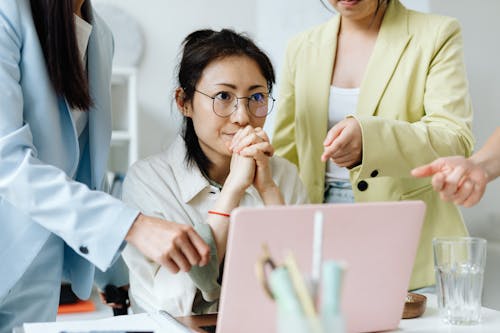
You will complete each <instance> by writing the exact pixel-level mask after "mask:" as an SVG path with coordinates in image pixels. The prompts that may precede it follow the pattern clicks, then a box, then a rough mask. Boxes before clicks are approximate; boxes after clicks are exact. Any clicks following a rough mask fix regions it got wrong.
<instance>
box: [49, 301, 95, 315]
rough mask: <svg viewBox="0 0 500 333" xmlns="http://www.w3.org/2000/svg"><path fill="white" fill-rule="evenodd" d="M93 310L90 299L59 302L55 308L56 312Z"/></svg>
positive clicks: (93, 306)
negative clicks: (67, 302) (65, 302)
mask: <svg viewBox="0 0 500 333" xmlns="http://www.w3.org/2000/svg"><path fill="white" fill-rule="evenodd" d="M92 311H95V305H94V302H92V301H90V300H89V301H78V302H76V303H73V304H61V305H59V308H58V310H57V314H62V313H76V312H92Z"/></svg>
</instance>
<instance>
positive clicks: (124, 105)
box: [108, 67, 139, 174]
mask: <svg viewBox="0 0 500 333" xmlns="http://www.w3.org/2000/svg"><path fill="white" fill-rule="evenodd" d="M136 73H137V71H136V69H135V68H133V67H115V68H113V71H112V77H111V105H112V109H111V112H112V127H113V132H112V135H111V149H110V153H109V161H108V171H109V172H111V173H120V174H125V173H126V172H127V169H128V167H129V166H130V165H131V164H132V163H134V162H135V161H136V160H137V159H138V156H139V152H138V134H137V132H138V124H137V118H138V117H137V113H138V111H137V83H136V82H137V80H136Z"/></svg>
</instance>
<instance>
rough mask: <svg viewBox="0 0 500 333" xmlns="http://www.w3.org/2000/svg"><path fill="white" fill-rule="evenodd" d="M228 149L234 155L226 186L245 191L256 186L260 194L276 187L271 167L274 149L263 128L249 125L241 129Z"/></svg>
mask: <svg viewBox="0 0 500 333" xmlns="http://www.w3.org/2000/svg"><path fill="white" fill-rule="evenodd" d="M228 148H229V149H230V150H231V152H232V153H233V155H232V158H231V166H230V173H229V175H228V178H227V180H226V182H225V184H224V186H235V187H238V188H239V189H240V190H242V191H244V190H245V189H246V188H248V187H249V186H250V185H254V187H255V188H256V189H257V191H259V193H262V192H264V191H266V189H267V188H269V187H275V186H276V184H275V183H274V181H273V178H272V172H271V169H270V167H269V158H270V157H271V156H272V155H273V154H274V148H273V146H272V145H271V143H270V142H269V137H268V136H267V134H266V132H264V130H263V129H262V128H260V127H256V128H253V127H252V126H250V125H248V126H246V127H244V128H242V129H240V130H239V131H238V132H237V133H236V134H235V136H234V137H233V140H232V142H231V143H230V144H229V147H228Z"/></svg>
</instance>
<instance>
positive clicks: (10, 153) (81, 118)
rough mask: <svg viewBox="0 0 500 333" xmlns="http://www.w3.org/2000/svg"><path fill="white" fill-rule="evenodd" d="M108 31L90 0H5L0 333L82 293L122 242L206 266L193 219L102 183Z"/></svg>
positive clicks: (1, 12) (179, 263)
mask: <svg viewBox="0 0 500 333" xmlns="http://www.w3.org/2000/svg"><path fill="white" fill-rule="evenodd" d="M112 53H113V40H112V36H111V33H110V31H109V29H108V28H107V27H106V25H105V24H104V22H103V21H102V20H101V19H100V18H99V16H98V15H96V13H94V12H93V11H92V7H91V5H90V2H89V1H88V0H87V1H85V0H1V1H0V332H1V333H3V332H10V331H11V329H12V327H14V326H17V325H20V324H22V323H23V322H26V321H49V320H54V319H55V316H56V311H57V306H58V300H59V289H60V283H61V279H62V278H63V277H64V278H65V279H68V280H70V281H71V283H72V286H73V290H74V291H75V293H76V294H77V295H78V296H79V297H80V298H88V297H89V295H90V291H91V286H92V282H93V280H94V265H95V266H97V267H98V268H99V269H100V270H102V271H105V270H107V269H108V268H109V267H110V266H111V265H112V264H113V263H114V262H115V259H116V258H117V257H118V256H119V253H120V250H121V249H122V248H123V247H124V245H125V241H128V242H129V243H131V244H133V245H134V246H135V247H136V248H138V249H139V251H141V252H142V253H144V255H146V256H147V257H149V258H150V259H152V260H154V261H156V262H158V263H160V264H162V265H164V266H166V267H167V268H169V269H170V270H171V271H173V272H176V271H179V270H183V271H187V270H189V269H190V268H191V266H192V265H202V266H203V265H205V264H206V263H207V262H208V259H209V247H208V246H207V245H206V244H205V243H204V242H203V240H202V239H201V238H200V237H199V236H198V234H196V232H195V231H194V230H193V229H192V228H191V227H189V226H186V225H181V224H177V223H174V222H169V221H165V220H161V219H158V218H154V217H147V216H144V215H142V214H140V213H139V211H137V210H136V209H132V208H129V207H127V206H126V205H125V204H124V203H122V202H121V201H119V200H116V199H114V198H112V197H111V196H109V195H108V194H106V193H103V192H102V191H103V190H104V189H105V186H104V184H105V173H106V172H105V171H106V164H107V159H108V152H109V144H110V139H111V115H110V77H111V60H112Z"/></svg>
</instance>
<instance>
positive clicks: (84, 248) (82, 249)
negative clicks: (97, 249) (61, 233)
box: [79, 245, 89, 254]
mask: <svg viewBox="0 0 500 333" xmlns="http://www.w3.org/2000/svg"><path fill="white" fill-rule="evenodd" d="M79 250H80V252H81V253H83V254H88V253H89V249H88V248H87V247H86V246H83V245H82V246H80V248H79Z"/></svg>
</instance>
